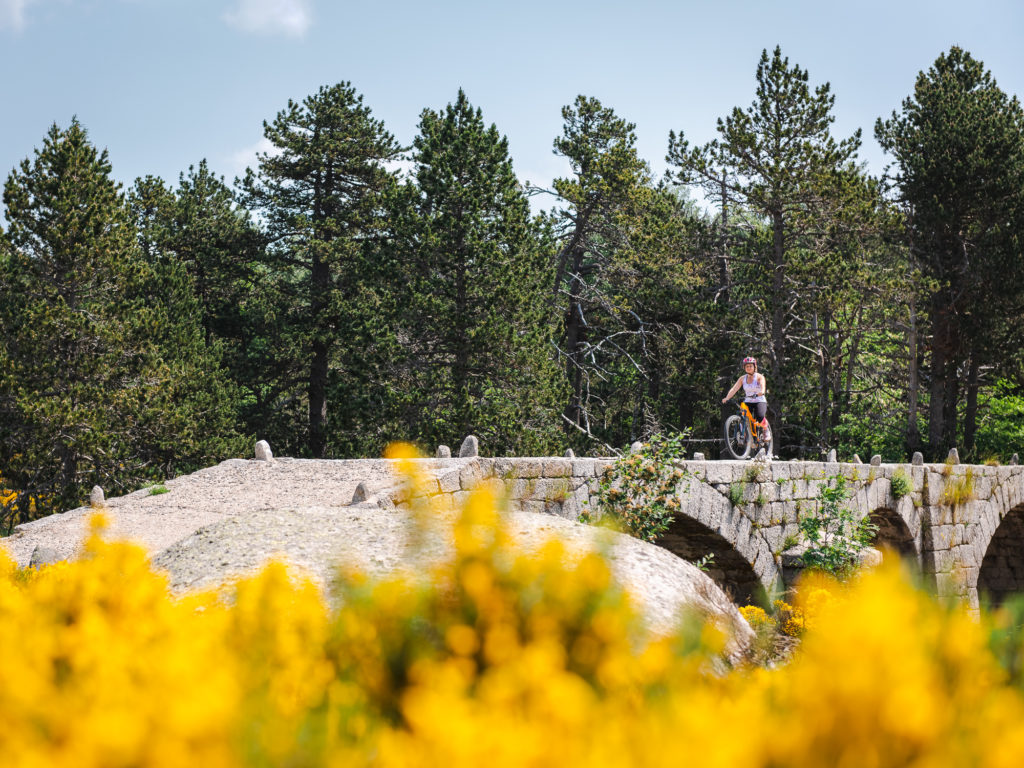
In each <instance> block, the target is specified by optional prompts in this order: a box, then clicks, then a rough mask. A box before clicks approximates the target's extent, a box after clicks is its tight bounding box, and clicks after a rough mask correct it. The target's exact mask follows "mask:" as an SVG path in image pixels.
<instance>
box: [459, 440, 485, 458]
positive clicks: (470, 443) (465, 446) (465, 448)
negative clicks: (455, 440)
mask: <svg viewBox="0 0 1024 768" xmlns="http://www.w3.org/2000/svg"><path fill="white" fill-rule="evenodd" d="M479 455H480V441H479V440H477V439H476V435H467V436H466V439H465V440H463V441H462V445H460V446H459V458H460V459H471V458H475V457H477V456H479Z"/></svg>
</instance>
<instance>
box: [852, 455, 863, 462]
mask: <svg viewBox="0 0 1024 768" xmlns="http://www.w3.org/2000/svg"><path fill="white" fill-rule="evenodd" d="M853 463H854V464H863V463H864V462H863V461H861V460H860V456H858V455H857V454H856V453H855V454H853Z"/></svg>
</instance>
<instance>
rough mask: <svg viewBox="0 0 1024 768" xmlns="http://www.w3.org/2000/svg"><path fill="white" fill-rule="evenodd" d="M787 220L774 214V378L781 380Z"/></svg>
mask: <svg viewBox="0 0 1024 768" xmlns="http://www.w3.org/2000/svg"><path fill="white" fill-rule="evenodd" d="M784 225H785V220H784V219H783V216H782V211H781V210H777V211H775V212H774V213H773V214H772V256H773V266H774V269H773V270H772V330H771V333H772V359H771V372H772V378H774V379H775V380H776V381H778V380H779V377H780V376H781V371H782V363H783V360H784V359H785V344H786V335H785V323H786V301H785V288H786V262H785V257H786V253H785V238H784V235H785V231H784V229H783V227H784Z"/></svg>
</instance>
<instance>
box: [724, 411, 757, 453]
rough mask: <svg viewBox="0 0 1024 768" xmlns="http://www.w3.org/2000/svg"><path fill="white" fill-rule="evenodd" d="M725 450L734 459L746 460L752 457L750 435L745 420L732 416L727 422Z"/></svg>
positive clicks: (725, 427)
mask: <svg viewBox="0 0 1024 768" xmlns="http://www.w3.org/2000/svg"><path fill="white" fill-rule="evenodd" d="M723 431H724V432H725V450H726V452H728V454H729V455H730V456H732V457H733V458H734V459H745V458H747V456H749V455H750V433H749V432H748V431H747V426H746V424H744V423H743V418H742V417H741V416H738V415H735V414H734V415H732V416H730V417H729V418H727V419H726V420H725V426H724V430H723Z"/></svg>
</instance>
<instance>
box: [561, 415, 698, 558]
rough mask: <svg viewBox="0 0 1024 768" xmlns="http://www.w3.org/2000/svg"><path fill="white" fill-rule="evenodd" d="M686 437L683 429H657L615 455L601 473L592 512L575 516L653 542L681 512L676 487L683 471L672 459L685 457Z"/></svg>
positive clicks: (582, 520)
mask: <svg viewBox="0 0 1024 768" xmlns="http://www.w3.org/2000/svg"><path fill="white" fill-rule="evenodd" d="M684 438H685V433H676V434H674V435H670V436H668V437H666V436H664V435H661V434H656V435H653V436H652V437H651V438H650V439H649V440H648V441H647V443H645V444H644V446H643V447H642V448H640V450H638V451H634V452H632V453H628V454H626V455H624V456H621V457H620V458H619V459H617V460H616V461H615V463H614V464H612V466H611V467H609V468H608V471H607V472H605V474H604V477H602V478H601V481H600V484H599V486H598V492H597V499H598V501H597V509H596V511H593V512H592V511H591V510H589V509H587V510H584V511H583V512H582V514H580V516H579V521H580V522H581V523H590V524H601V525H607V526H609V527H612V528H617V529H620V530H623V531H625V532H626V533H629V534H631V535H633V536H636V537H637V538H638V539H643V540H644V541H656V540H657V538H658V537H659V536H660V535H661V534H663V533H664V532H665V531H667V530H668V527H669V525H670V524H671V523H672V520H673V519H674V518H675V515H676V513H677V512H678V511H679V495H678V493H677V490H678V487H679V483H680V482H682V480H683V479H684V478H685V476H686V474H685V473H684V472H683V470H682V469H681V468H680V467H679V466H677V463H676V462H677V461H678V460H680V459H682V458H683V453H684V449H683V439H684Z"/></svg>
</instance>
